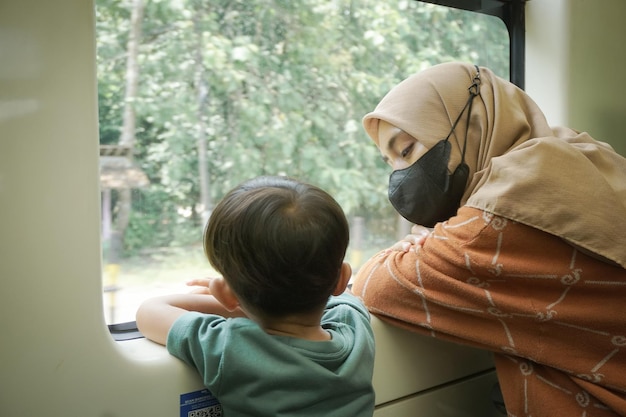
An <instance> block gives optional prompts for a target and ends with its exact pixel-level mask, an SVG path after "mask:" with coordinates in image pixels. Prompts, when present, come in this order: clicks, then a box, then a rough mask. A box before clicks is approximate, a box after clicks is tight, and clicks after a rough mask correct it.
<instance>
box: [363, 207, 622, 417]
mask: <svg viewBox="0 0 626 417" xmlns="http://www.w3.org/2000/svg"><path fill="white" fill-rule="evenodd" d="M624 250H625V251H626V248H624ZM352 290H353V292H354V293H355V294H356V295H358V296H360V297H361V298H362V299H363V301H364V302H365V304H366V305H367V306H368V308H369V309H370V311H371V312H372V313H373V314H375V315H377V316H378V317H380V318H381V319H383V320H386V321H389V322H391V323H393V324H394V325H396V326H399V327H403V328H406V329H409V330H411V331H415V332H419V333H423V334H427V335H431V336H433V337H437V338H441V339H447V340H451V341H454V342H457V343H462V344H466V345H471V346H475V347H480V348H484V349H488V350H490V351H493V352H494V353H495V362H496V369H497V373H498V378H499V380H500V386H501V388H502V391H503V395H504V400H505V403H506V407H507V411H508V413H509V416H516V417H522V416H533V417H555V416H582V417H597V416H602V417H605V416H626V269H623V268H622V267H620V266H616V265H612V264H609V263H605V262H602V261H600V260H598V259H596V258H593V257H590V256H588V255H585V254H583V253H582V252H579V251H578V250H577V249H575V248H574V247H573V246H570V245H569V244H568V243H566V242H565V241H564V240H562V239H561V238H559V237H556V236H554V235H551V234H548V233H546V232H543V231H541V230H538V229H535V228H532V227H529V226H526V225H523V224H521V223H516V222H513V221H511V220H507V219H505V218H502V217H498V216H495V215H493V214H490V213H488V212H485V211H482V210H479V209H475V208H469V207H462V208H461V209H460V210H459V212H458V215H457V216H456V217H453V218H452V219H450V220H449V221H448V222H445V223H438V224H437V226H436V227H435V229H434V231H433V232H432V233H431V234H430V236H429V237H428V238H427V239H426V242H425V243H424V245H423V247H422V248H420V249H419V250H418V251H417V253H416V252H414V251H410V252H397V251H394V252H388V251H383V252H380V253H379V254H378V255H377V256H374V257H373V258H372V259H370V260H369V261H368V262H367V263H366V264H365V265H364V266H363V267H361V268H360V270H359V271H358V273H357V276H356V278H355V282H354V284H353V288H352Z"/></svg>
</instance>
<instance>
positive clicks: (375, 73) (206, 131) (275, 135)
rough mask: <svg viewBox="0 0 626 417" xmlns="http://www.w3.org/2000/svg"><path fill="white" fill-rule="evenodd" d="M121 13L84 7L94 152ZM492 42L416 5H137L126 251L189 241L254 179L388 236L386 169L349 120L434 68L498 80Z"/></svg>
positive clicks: (112, 83)
mask: <svg viewBox="0 0 626 417" xmlns="http://www.w3.org/2000/svg"><path fill="white" fill-rule="evenodd" d="M130 6H131V5H130V3H129V2H128V1H122V0H98V1H97V12H98V13H97V17H98V27H97V30H98V71H99V72H98V74H99V75H98V77H99V99H100V129H101V131H100V135H101V143H114V142H115V141H116V140H118V136H119V132H120V130H119V129H120V126H121V104H122V97H123V85H124V83H125V81H124V72H123V69H124V66H123V63H124V58H123V57H124V55H125V49H124V48H125V44H126V41H127V38H128V33H129V19H130ZM505 37H506V30H505V29H504V25H503V24H502V23H501V22H498V21H496V19H495V18H487V17H481V16H477V15H476V14H474V13H469V12H461V11H459V10H454V9H447V8H442V7H438V6H434V5H432V4H427V3H422V2H417V1H380V0H363V1H358V2H356V1H350V0H292V1H287V0H258V1H244V0H228V1H227V0H213V1H208V0H179V1H177V2H170V1H164V0H161V1H157V0H151V1H148V2H147V3H146V8H145V17H144V21H143V38H142V39H141V42H140V46H139V53H138V62H139V66H140V69H141V82H140V84H139V90H138V94H137V97H136V100H135V103H134V104H135V111H136V115H137V126H136V134H135V138H136V142H135V161H136V162H137V163H138V164H140V166H141V168H142V169H143V170H144V171H145V172H146V173H147V174H148V176H149V178H150V180H151V186H150V187H149V188H148V189H143V190H135V191H134V192H133V206H134V207H141V210H134V211H133V213H132V215H131V217H130V224H129V231H128V233H127V236H126V240H125V246H126V248H127V249H129V250H136V249H140V248H144V247H150V246H168V245H176V244H186V243H189V242H191V241H195V240H197V239H198V232H197V231H198V228H199V226H200V225H201V223H202V221H203V216H202V211H203V210H205V209H206V208H207V206H209V205H210V204H211V201H216V200H217V199H219V198H221V196H222V195H223V194H224V193H225V192H226V191H227V190H228V189H230V188H231V187H233V186H234V185H236V184H237V183H239V182H241V181H242V180H244V179H247V178H249V177H252V176H255V175H259V174H287V175H290V176H294V177H298V178H301V179H304V180H307V181H310V182H313V183H315V184H317V185H320V186H321V187H323V188H325V189H327V190H328V191H330V192H331V193H332V194H333V195H334V196H335V197H336V198H337V200H338V201H339V202H340V203H341V205H342V206H343V208H344V210H345V211H346V213H347V214H348V215H349V216H357V215H358V216H363V217H366V218H367V219H383V221H381V222H379V229H380V230H389V229H391V230H393V228H394V227H395V222H393V221H391V222H390V221H389V219H394V218H395V214H394V212H393V210H392V209H391V207H390V205H389V203H388V201H387V198H386V177H387V175H388V174H389V171H388V168H387V167H386V166H384V165H383V163H382V161H380V158H379V157H378V151H377V150H376V148H375V146H374V145H373V144H372V143H371V142H370V141H369V140H368V139H367V137H366V136H365V134H364V132H363V130H362V128H361V123H360V119H361V118H362V116H363V115H364V114H365V113H367V112H368V111H370V110H372V109H373V107H374V106H375V105H376V103H377V102H378V100H379V99H380V98H381V97H382V96H383V95H384V94H385V93H386V92H387V91H388V90H389V89H390V88H391V87H392V86H393V85H395V84H396V83H397V82H399V81H400V80H402V79H403V78H405V77H407V76H408V75H410V74H412V73H413V72H416V71H418V70H420V69H422V68H425V67H427V66H430V65H432V64H435V63H438V62H442V61H447V60H452V59H458V60H465V61H468V62H474V63H478V64H481V65H488V66H490V67H492V68H494V69H495V70H496V72H498V73H499V74H500V75H502V76H504V77H506V76H508V49H507V44H506V43H503V42H502V39H504V38H505ZM485 39H487V41H486V40H485ZM203 176H204V178H203ZM209 209H210V207H209ZM368 224H369V225H370V227H373V226H374V225H376V223H375V222H373V221H370V222H368Z"/></svg>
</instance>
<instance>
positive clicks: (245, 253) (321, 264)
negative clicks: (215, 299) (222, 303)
mask: <svg viewBox="0 0 626 417" xmlns="http://www.w3.org/2000/svg"><path fill="white" fill-rule="evenodd" d="M348 241H349V228H348V222H347V220H346V217H345V214H344V212H343V210H342V209H341V207H340V206H339V204H338V203H337V202H336V201H335V200H334V199H333V198H332V197H331V196H330V195H329V194H328V193H326V192H325V191H323V190H321V189H320V188H318V187H315V186H313V185H310V184H306V183H302V182H299V181H296V180H293V179H290V178H287V177H273V176H263V177H257V178H254V179H251V180H248V181H246V182H244V183H242V184H240V185H239V186H237V187H235V188H234V189H233V190H231V191H230V192H229V193H228V194H227V195H226V196H225V197H224V198H223V199H222V201H220V202H219V204H218V205H217V206H216V207H215V210H214V211H213V213H212V214H211V218H210V219H209V222H208V223H207V226H206V229H205V232H204V250H205V253H206V256H207V258H208V259H209V261H210V262H211V264H212V265H213V266H214V267H215V269H216V270H217V271H219V272H220V273H221V274H222V275H223V277H224V279H225V280H226V282H227V283H228V285H229V286H230V288H231V289H232V290H233V291H234V293H235V294H236V295H237V297H238V298H239V300H240V302H241V303H242V305H244V306H245V307H247V308H249V309H252V311H254V312H255V313H260V314H264V315H268V316H282V315H286V314H299V313H307V312H311V311H314V310H316V309H318V308H320V307H321V306H324V305H325V304H326V301H327V300H328V297H329V296H330V295H331V294H332V293H333V291H334V290H335V287H336V286H337V283H338V280H339V276H340V270H341V268H342V263H343V259H344V256H345V253H346V248H347V247H348Z"/></svg>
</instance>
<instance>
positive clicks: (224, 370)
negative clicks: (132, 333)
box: [167, 293, 374, 417]
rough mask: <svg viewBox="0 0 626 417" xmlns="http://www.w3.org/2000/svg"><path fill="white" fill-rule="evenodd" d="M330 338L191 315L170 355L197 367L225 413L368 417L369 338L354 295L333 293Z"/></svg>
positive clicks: (172, 335) (327, 325) (327, 323)
mask: <svg viewBox="0 0 626 417" xmlns="http://www.w3.org/2000/svg"><path fill="white" fill-rule="evenodd" d="M322 327H323V328H324V329H326V330H327V331H328V332H330V334H331V335H332V339H331V340H329V341H318V342H316V341H310V340H304V339H297V338H293V337H286V336H275V335H270V334H268V333H266V332H265V331H263V330H262V329H261V328H260V327H259V326H258V325H257V324H256V323H255V322H253V321H252V320H249V319H247V318H234V319H225V318H223V317H221V316H217V315H212V314H202V313H195V312H190V313H186V314H184V315H182V316H181V317H179V318H178V319H177V320H176V322H175V323H174V325H173V326H172V328H171V329H170V332H169V334H168V338H167V349H168V350H169V352H170V353H171V354H172V355H174V356H176V357H178V358H180V359H182V360H184V361H185V362H187V363H188V364H190V365H193V366H195V367H196V369H197V370H198V371H199V372H200V375H201V376H202V378H203V380H204V384H205V385H206V387H207V388H208V389H209V390H210V391H211V393H213V395H214V396H215V397H216V398H217V399H218V400H219V401H220V403H221V404H222V407H223V413H224V417H237V416H247V417H252V416H254V417H262V416H268V417H276V416H281V417H287V416H298V417H306V416H311V417H321V416H323V417H332V416H337V417H347V416H349V417H366V416H367V417H370V416H372V415H373V413H374V390H373V387H372V374H373V367H374V335H373V333H372V329H371V327H370V322H369V313H368V312H367V310H366V309H365V307H364V306H363V305H362V304H361V302H360V301H359V300H358V299H357V298H356V297H354V296H353V295H351V294H347V293H344V294H342V295H340V296H337V297H330V299H329V301H328V304H327V306H326V309H325V311H324V316H323V317H322Z"/></svg>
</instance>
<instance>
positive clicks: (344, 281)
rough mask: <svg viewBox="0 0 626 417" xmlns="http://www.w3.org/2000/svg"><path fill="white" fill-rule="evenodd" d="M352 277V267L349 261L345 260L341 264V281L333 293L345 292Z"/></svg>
mask: <svg viewBox="0 0 626 417" xmlns="http://www.w3.org/2000/svg"><path fill="white" fill-rule="evenodd" d="M350 278H352V267H351V266H350V264H349V263H347V262H344V263H342V264H341V271H340V272H339V281H338V282H337V286H336V287H335V291H333V295H341V294H343V292H344V291H345V290H346V288H347V287H348V283H349V282H350Z"/></svg>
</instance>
